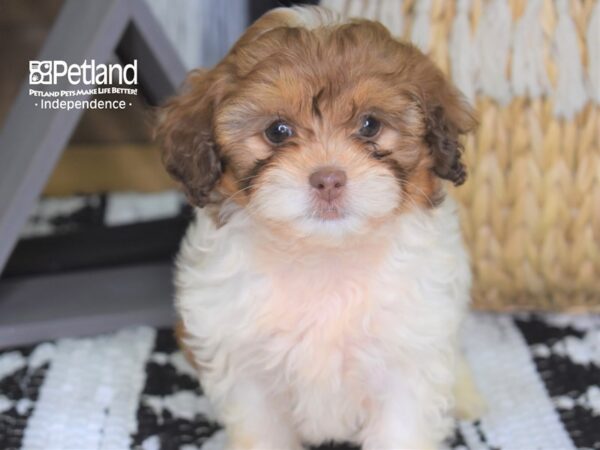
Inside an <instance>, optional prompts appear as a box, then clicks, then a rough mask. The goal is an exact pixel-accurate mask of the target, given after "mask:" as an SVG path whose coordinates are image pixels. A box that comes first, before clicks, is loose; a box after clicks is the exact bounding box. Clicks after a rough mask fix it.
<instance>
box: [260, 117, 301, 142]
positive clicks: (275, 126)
mask: <svg viewBox="0 0 600 450" xmlns="http://www.w3.org/2000/svg"><path fill="white" fill-rule="evenodd" d="M293 134H294V130H292V127H291V126H289V125H288V124H287V123H285V122H284V121H283V120H276V121H275V122H273V123H272V124H271V125H269V126H268V127H267V129H266V130H265V136H266V138H267V139H268V140H269V141H270V142H271V143H272V144H281V143H282V142H283V141H285V140H286V139H287V138H289V137H291V136H292V135H293Z"/></svg>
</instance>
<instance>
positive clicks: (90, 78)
mask: <svg viewBox="0 0 600 450" xmlns="http://www.w3.org/2000/svg"><path fill="white" fill-rule="evenodd" d="M63 78H66V79H67V80H68V81H69V83H70V84H72V85H79V84H86V85H90V84H95V85H97V86H101V85H104V84H113V83H115V84H127V85H135V84H137V60H134V61H133V63H132V64H127V65H125V66H122V65H121V64H96V62H95V61H94V60H93V59H92V60H90V61H89V62H88V61H87V60H85V61H84V62H83V64H67V63H66V62H65V61H60V60H57V61H29V84H50V85H56V84H57V83H58V81H59V80H61V79H63Z"/></svg>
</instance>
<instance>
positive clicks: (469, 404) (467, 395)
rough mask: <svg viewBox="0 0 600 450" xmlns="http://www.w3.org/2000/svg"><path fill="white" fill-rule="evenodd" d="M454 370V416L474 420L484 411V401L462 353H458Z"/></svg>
mask: <svg viewBox="0 0 600 450" xmlns="http://www.w3.org/2000/svg"><path fill="white" fill-rule="evenodd" d="M456 370H457V372H456V383H455V385H454V398H455V402H456V405H455V413H456V416H457V418H459V419H461V420H476V419H478V418H480V417H481V416H482V415H483V414H484V413H485V410H486V406H485V401H484V400H483V397H482V396H481V394H480V393H479V390H478V389H477V386H476V384H475V381H474V380H473V376H472V374H471V368H470V367H469V364H468V363H467V361H466V360H465V357H464V356H463V355H462V354H459V355H458V362H457V367H456Z"/></svg>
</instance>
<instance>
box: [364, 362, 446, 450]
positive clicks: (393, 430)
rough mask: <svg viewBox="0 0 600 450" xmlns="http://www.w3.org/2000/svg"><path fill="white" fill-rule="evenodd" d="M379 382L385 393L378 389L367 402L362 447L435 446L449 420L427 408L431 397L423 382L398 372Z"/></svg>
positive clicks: (405, 449)
mask: <svg viewBox="0 0 600 450" xmlns="http://www.w3.org/2000/svg"><path fill="white" fill-rule="evenodd" d="M382 385H384V386H386V392H385V393H381V392H380V393H379V394H377V397H378V398H379V399H378V400H373V401H372V402H370V407H369V414H370V419H369V421H368V423H367V426H366V427H365V429H364V431H363V436H362V444H363V445H362V448H363V450H434V449H437V448H438V445H439V443H440V442H441V440H442V439H443V438H444V437H445V435H446V434H447V432H448V431H449V425H450V421H449V420H447V418H445V417H442V416H441V415H440V414H432V413H431V408H429V409H428V407H429V406H430V405H431V404H432V396H430V395H429V392H428V387H427V386H426V385H425V384H424V381H423V380H422V379H417V378H415V375H412V376H410V375H409V376H408V377H407V376H406V375H405V374H403V373H398V374H395V375H394V376H391V377H389V378H388V381H386V382H385V383H382ZM382 394H383V395H382ZM448 395H450V392H448ZM377 397H375V398H377Z"/></svg>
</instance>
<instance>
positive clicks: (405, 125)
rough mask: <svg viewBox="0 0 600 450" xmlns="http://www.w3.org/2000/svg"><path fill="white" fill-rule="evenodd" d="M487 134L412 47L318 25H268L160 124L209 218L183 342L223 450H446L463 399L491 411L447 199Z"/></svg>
mask: <svg viewBox="0 0 600 450" xmlns="http://www.w3.org/2000/svg"><path fill="white" fill-rule="evenodd" d="M474 123H475V120H474V118H473V112H472V110H471V108H470V107H469V105H468V104H467V103H466V102H465V100H464V99H463V97H462V96H461V94H460V93H459V92H458V91H457V90H456V89H455V88H454V87H453V86H452V85H451V84H450V83H449V82H448V81H447V80H446V79H445V78H444V76H443V75H442V73H441V72H440V70H438V69H437V68H436V67H435V66H434V64H433V63H432V62H431V61H430V60H429V59H428V58H427V57H425V56H424V55H423V54H422V53H421V52H420V51H419V50H417V49H416V48H415V47H413V46H411V45H409V44H405V43H401V42H398V41H397V40H395V39H394V38H393V37H392V36H391V35H390V33H389V32H388V31H387V30H386V29H385V28H384V27H383V26H382V25H381V24H379V23H376V22H370V21H366V20H352V21H348V22H341V21H339V20H338V19H337V18H336V17H335V16H334V15H333V14H332V13H331V12H329V11H327V10H324V9H320V8H314V7H313V8H291V9H287V8H281V9H276V10H273V11H271V12H269V13H268V14H266V15H265V16H263V17H262V18H261V19H259V20H258V21H257V22H256V23H255V24H254V25H252V26H251V27H250V28H249V29H248V30H247V32H246V33H245V34H244V35H243V36H242V37H241V39H240V40H239V41H238V42H237V43H236V44H235V46H234V47H233V48H232V50H231V51H230V52H229V54H228V55H227V56H226V57H225V58H224V59H223V60H222V61H221V62H220V63H219V64H218V65H217V66H216V67H214V68H213V69H211V70H196V71H193V72H192V73H191V74H190V75H189V77H188V79H187V81H186V83H185V86H184V88H183V90H182V92H181V93H180V94H179V95H178V96H176V97H175V98H173V99H172V100H171V101H169V102H168V103H167V104H166V106H164V108H163V109H162V111H161V112H160V117H159V124H158V127H157V134H158V138H159V140H160V142H161V147H162V150H163V160H164V163H165V165H166V168H167V169H168V171H169V172H170V173H171V175H172V176H173V177H174V178H176V179H177V180H178V181H180V182H181V184H182V186H183V188H184V189H185V191H186V193H187V196H188V197H189V200H190V202H191V203H192V204H194V205H195V206H196V207H197V208H196V217H195V221H194V223H193V224H192V225H191V226H190V228H189V230H188V232H187V235H186V237H185V240H184V242H183V244H182V247H181V251H180V254H179V257H178V260H177V270H176V275H175V284H176V307H177V310H178V313H179V315H180V317H181V320H182V324H181V326H182V327H181V329H180V336H181V341H182V344H183V345H184V346H185V349H186V352H187V354H188V355H189V357H190V358H191V360H192V362H193V364H194V366H195V367H196V368H197V371H198V375H199V377H200V380H201V383H202V386H203V388H204V391H205V393H206V395H207V396H208V398H209V399H210V401H211V402H212V404H213V405H214V407H215V409H216V411H217V412H218V415H219V419H220V420H221V421H222V423H223V424H224V426H225V428H226V431H227V436H228V448H229V449H235V450H242V449H260V450H296V449H301V448H303V447H302V446H303V444H311V445H312V444H319V443H323V442H325V441H330V440H336V441H351V442H354V443H357V444H359V445H362V448H363V449H367V450H374V449H378V450H379V449H386V450H387V449H433V448H436V447H437V446H438V444H439V443H440V442H441V441H442V440H443V439H444V438H445V437H446V436H447V434H448V432H449V430H450V428H451V423H452V422H451V417H450V412H451V409H452V408H453V405H454V400H453V397H454V395H453V386H455V385H456V386H457V389H456V391H457V392H459V393H461V395H462V396H463V397H464V398H466V399H467V402H468V403H467V404H464V405H459V406H460V408H459V409H461V410H462V411H463V412H464V413H465V414H466V415H469V414H471V413H472V412H473V411H475V410H476V409H477V407H478V400H477V398H476V397H475V396H474V395H475V394H473V390H472V386H471V383H470V382H469V381H468V380H469V378H468V376H465V377H463V378H462V379H461V381H460V382H458V383H457V382H456V376H455V374H456V373H457V370H458V369H457V367H459V366H460V367H462V366H461V364H460V363H458V364H457V331H458V328H459V324H460V322H461V318H462V317H463V315H464V313H465V310H466V307H467V304H468V302H469V287H470V279H471V277H470V272H469V265H468V260H467V254H466V253H465V250H464V248H463V243H462V241H461V236H460V231H459V224H458V220H457V214H456V207H455V205H454V203H453V202H452V201H451V200H450V199H449V198H447V197H446V195H445V188H444V183H446V182H447V181H444V180H448V181H449V182H451V183H454V184H455V185H460V184H462V183H463V182H464V181H465V177H466V172H465V167H464V165H463V163H462V162H461V145H460V143H459V136H460V135H461V134H463V133H466V132H467V131H469V130H470V129H471V128H472V127H473V126H474ZM462 371H464V369H462Z"/></svg>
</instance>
